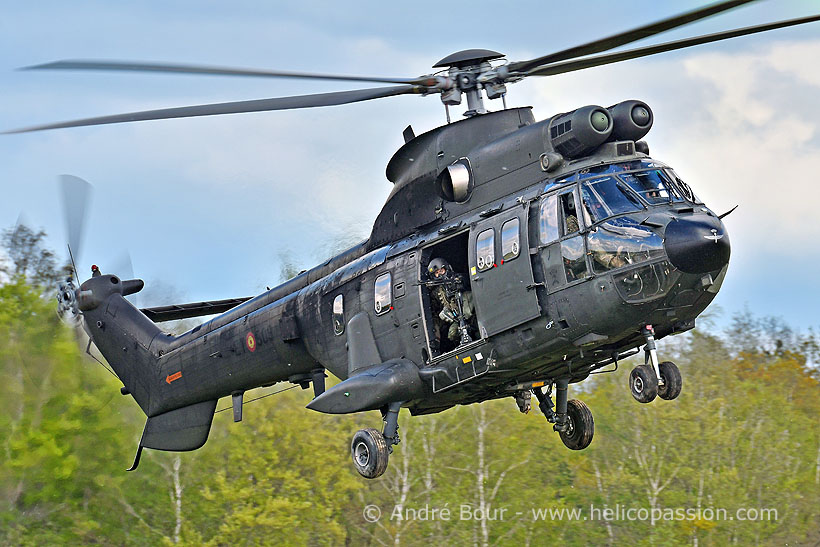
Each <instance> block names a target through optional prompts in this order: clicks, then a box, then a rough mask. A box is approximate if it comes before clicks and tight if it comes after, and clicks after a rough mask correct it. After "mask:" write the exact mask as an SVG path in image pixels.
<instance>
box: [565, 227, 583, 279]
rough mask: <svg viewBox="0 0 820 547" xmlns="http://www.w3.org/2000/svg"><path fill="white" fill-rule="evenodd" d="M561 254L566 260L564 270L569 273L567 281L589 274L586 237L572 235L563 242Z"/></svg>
mask: <svg viewBox="0 0 820 547" xmlns="http://www.w3.org/2000/svg"><path fill="white" fill-rule="evenodd" d="M561 256H562V258H563V261H564V271H565V272H566V274H567V283H572V282H573V281H575V280H577V279H583V278H585V277H586V276H587V261H586V253H585V252H584V238H583V237H581V236H577V237H571V238H569V239H565V240H564V241H562V242H561Z"/></svg>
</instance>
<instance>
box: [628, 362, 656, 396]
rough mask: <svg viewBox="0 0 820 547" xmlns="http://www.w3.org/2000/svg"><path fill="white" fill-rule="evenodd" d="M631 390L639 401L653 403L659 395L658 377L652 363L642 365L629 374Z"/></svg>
mask: <svg viewBox="0 0 820 547" xmlns="http://www.w3.org/2000/svg"><path fill="white" fill-rule="evenodd" d="M629 390H630V391H631V392H632V397H634V399H635V400H636V401H638V402H639V403H651V402H652V401H654V400H655V397H657V396H658V377H657V376H655V371H654V369H653V368H652V366H651V365H640V366H637V367H635V368H633V369H632V372H631V373H630V374H629Z"/></svg>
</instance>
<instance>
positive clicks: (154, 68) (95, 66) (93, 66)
mask: <svg viewBox="0 0 820 547" xmlns="http://www.w3.org/2000/svg"><path fill="white" fill-rule="evenodd" d="M20 70H114V71H126V72H164V73H176V74H207V75H215V76H251V77H263V78H303V79H312V80H339V81H346V82H380V83H386V84H419V85H423V84H424V83H425V82H426V81H427V80H428V79H429V78H428V77H422V78H387V77H382V76H375V77H371V76H344V75H336V74H316V73H311V72H289V71H284V70H261V69H253V68H231V67H221V66H206V65H187V64H169V63H143V62H131V61H90V60H85V59H67V60H65V61H54V62H53V63H44V64H42V65H34V66H27V67H23V68H21V69H20ZM429 85H432V84H429Z"/></svg>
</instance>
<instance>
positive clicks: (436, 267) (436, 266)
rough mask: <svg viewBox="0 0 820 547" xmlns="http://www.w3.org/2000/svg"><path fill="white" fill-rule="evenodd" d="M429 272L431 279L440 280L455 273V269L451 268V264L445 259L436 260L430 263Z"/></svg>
mask: <svg viewBox="0 0 820 547" xmlns="http://www.w3.org/2000/svg"><path fill="white" fill-rule="evenodd" d="M427 272H428V273H429V274H430V276H431V277H433V278H438V277H442V276H446V275H450V274H451V273H452V272H453V268H452V267H451V266H450V263H449V262H447V261H446V260H444V259H443V258H434V259H433V260H431V261H430V264H428V265H427Z"/></svg>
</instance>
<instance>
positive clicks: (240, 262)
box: [0, 0, 820, 328]
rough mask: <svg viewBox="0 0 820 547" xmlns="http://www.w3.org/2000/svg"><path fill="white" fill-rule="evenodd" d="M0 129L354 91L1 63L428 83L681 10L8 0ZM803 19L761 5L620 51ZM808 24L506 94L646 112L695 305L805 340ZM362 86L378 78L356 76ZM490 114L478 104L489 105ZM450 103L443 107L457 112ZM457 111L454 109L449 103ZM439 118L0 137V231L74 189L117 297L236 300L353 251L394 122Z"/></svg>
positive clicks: (47, 224)
mask: <svg viewBox="0 0 820 547" xmlns="http://www.w3.org/2000/svg"><path fill="white" fill-rule="evenodd" d="M0 1H2V5H3V14H4V16H3V17H2V18H1V19H0V97H1V98H2V100H0V130H7V129H13V128H18V127H25V126H29V125H36V124H41V123H48V122H56V121H63V120H68V119H76V118H83V117H90V116H98V115H106V114H116V113H122V112H129V111H134V110H143V109H152V108H163V107H172V106H184V105H193V104H202V103H212V102H225V101H237V100H245V99H257V98H267V97H277V96H286V95H297V94H305V93H320V92H326V91H337V90H339V91H340V90H346V89H353V88H356V87H370V86H371V84H364V85H363V86H359V85H356V84H355V83H353V84H347V83H340V82H314V81H306V80H278V79H277V80H273V79H254V78H238V77H237V78H228V77H216V76H186V75H159V74H128V73H113V72H112V73H93V72H64V71H36V72H35V71H19V70H16V69H18V68H20V67H24V66H29V65H34V64H39V63H44V62H49V61H54V60H59V59H78V58H79V59H99V60H112V59H113V60H133V61H157V62H187V63H198V64H211V65H226V66H236V67H250V68H270V69H279V70H292V71H307V72H326V73H338V74H352V75H368V76H393V77H414V76H418V75H421V74H428V73H430V72H432V69H431V67H432V65H433V64H435V63H436V62H437V61H438V60H439V59H441V58H443V57H445V56H447V55H449V54H450V53H453V52H455V51H458V50H462V49H467V48H487V49H492V50H496V51H499V52H503V53H505V54H506V55H507V58H508V59H509V60H524V59H529V58H532V57H536V56H540V55H544V54H546V53H549V52H552V51H556V50H559V49H563V48H565V47H569V46H573V45H577V44H580V43H584V42H587V41H590V40H593V39H596V38H600V37H603V36H606V35H609V34H614V33H616V32H620V31H623V30H627V29H630V28H633V27H635V26H638V25H642V24H645V23H648V22H651V21H654V20H657V19H661V18H664V17H668V16H670V15H673V14H675V13H678V12H682V11H687V10H690V9H693V8H695V7H698V6H701V5H703V4H704V3H705V2H699V1H678V0H675V1H668V2H655V1H649V0H621V1H619V2H611V1H605V0H589V1H583V2H537V1H532V2H508V3H505V4H504V5H503V6H502V4H500V3H495V2H494V3H490V2H482V1H477V0H473V1H471V2H458V1H451V2H426V1H416V2H401V3H399V2H354V3H348V2H311V1H303V2H287V3H285V2H282V3H281V4H280V3H278V2H262V1H241V0H240V1H234V2H230V3H229V2H214V1H197V2H193V1H191V2H184V1H174V0H167V1H164V2H128V3H126V2H116V3H115V2H102V1H99V2H83V1H77V2H71V3H69V2H57V1H53V2H49V1H43V2H30V3H24V2H11V1H10V0H0ZM816 13H820V6H818V4H817V2H815V1H814V0H812V1H809V0H762V1H759V2H756V3H754V4H753V5H751V6H746V7H742V8H739V9H736V10H733V11H731V12H729V13H726V14H722V15H719V16H717V17H713V18H711V19H708V20H706V21H701V22H698V23H695V24H692V25H689V26H687V27H684V28H682V29H677V30H675V31H673V32H669V33H666V34H664V35H662V36H660V37H655V38H653V39H650V40H645V41H642V42H638V43H637V44H634V45H633V46H629V47H636V46H641V45H646V44H649V43H655V42H660V41H666V40H673V39H679V38H683V37H686V36H693V35H699V34H706V33H711V32H717V31H720V30H726V29H730V28H737V27H742V26H748V25H754V24H761V23H765V22H770V21H774V20H781V19H788V18H792V17H801V16H806V15H813V14H816ZM818 58H820V23H812V24H809V25H805V26H803V27H798V28H791V29H785V30H778V31H773V32H769V33H765V34H762V35H757V36H752V37H743V38H737V39H733V40H730V41H725V42H721V43H717V44H710V45H705V46H699V47H695V48H690V49H688V50H684V51H680V52H672V53H666V54H662V55H658V56H654V57H651V58H644V59H638V60H633V61H627V62H623V63H618V64H615V65H610V66H607V67H598V68H593V69H588V70H584V71H579V72H576V73H572V74H566V75H559V76H552V77H547V78H529V79H528V80H526V81H524V82H520V83H516V84H512V85H510V86H509V87H508V96H507V101H508V105H509V106H528V105H529V106H533V108H534V114H535V117H536V119H539V120H540V119H545V118H549V117H550V116H552V115H553V114H555V113H558V112H564V111H569V110H572V109H574V108H577V107H580V106H584V105H587V104H598V105H602V106H608V105H611V104H615V103H617V102H620V101H622V100H626V99H641V100H643V101H646V102H647V103H648V104H649V105H650V107H651V108H652V109H653V111H654V114H655V124H654V127H653V129H652V131H650V133H649V134H648V135H647V137H646V139H645V140H646V141H647V142H648V143H649V147H650V152H651V155H652V156H653V157H655V158H657V159H659V160H661V161H664V162H665V163H667V164H669V165H672V166H673V167H674V168H675V169H676V171H677V172H678V173H679V174H680V175H681V177H682V178H683V179H684V180H686V181H687V182H688V183H689V184H690V185H691V186H692V187H693V188H694V190H695V191H696V193H697V194H698V195H699V196H700V197H701V198H702V199H703V200H704V201H705V202H706V204H707V205H709V206H710V207H711V208H712V209H713V210H715V211H716V212H717V213H719V214H720V213H723V212H725V211H728V210H729V209H731V208H732V207H734V206H735V205H739V207H738V209H737V210H736V211H735V212H734V213H732V214H731V216H729V217H727V218H726V220H725V222H726V225H727V228H728V230H729V235H730V237H731V241H732V260H731V263H730V267H729V273H728V275H727V277H726V280H725V282H724V285H723V288H722V290H721V292H720V294H719V295H718V297H717V299H716V301H715V304H717V305H718V306H719V307H720V308H721V309H722V311H723V315H722V317H723V318H724V320H725V321H728V318H729V317H731V315H732V314H733V313H736V312H739V311H741V310H743V309H744V308H745V307H748V308H749V309H750V310H752V311H754V312H756V313H758V314H766V315H774V316H780V317H783V318H785V319H786V320H787V321H788V322H789V323H790V324H792V325H793V326H796V327H798V328H805V327H808V326H818V325H820V320H818V319H817V317H816V315H815V313H814V312H815V310H816V309H818V308H820V291H818V290H817V288H816V287H815V282H816V280H817V279H820V252H818V250H819V249H820V245H818V243H817V242H818V241H820V215H818V213H817V211H818V202H819V201H820V200H818V198H819V197H820V190H818V185H817V182H818V179H820V176H818V175H816V174H815V173H816V172H817V171H818V168H819V167H820V135H819V134H818V127H819V126H820V89H819V88H820V72H818V71H817V69H816V66H817V59H818ZM372 85H373V86H377V85H378V84H372ZM498 103H500V101H492V102H489V104H488V107H489V108H490V109H491V110H498V109H501V108H502V106H501V105H500V104H498ZM462 110H463V109H462ZM453 114H454V115H455V116H460V110H454V111H453ZM444 122H445V118H444V108H443V106H442V105H441V103H440V101H439V99H438V97H437V96H430V97H419V96H403V97H393V98H388V99H380V100H375V101H369V102H365V103H358V104H354V105H346V106H338V107H329V108H321V109H306V110H300V111H281V112H269V113H251V114H239V115H226V116H218V117H205V118H195V119H180V120H167V121H151V122H139V123H133V124H121V125H108V126H99V127H90V128H75V129H63V130H55V131H47V132H39V133H29V134H19V135H0V185H1V188H2V193H1V194H0V196H2V197H0V227H2V228H7V227H11V226H13V225H15V224H16V223H17V222H18V221H23V222H25V223H26V224H28V225H31V226H33V227H35V228H42V229H44V230H46V231H47V232H48V234H49V236H50V239H49V244H50V245H51V246H52V247H53V248H55V249H62V248H64V242H65V240H66V235H65V229H64V226H63V222H62V216H61V209H60V201H59V193H58V186H57V177H58V175H60V174H63V173H66V174H72V175H76V176H79V177H82V178H83V179H85V180H87V181H89V182H90V183H91V184H93V185H94V188H95V192H94V199H93V202H92V204H91V213H90V216H89V221H88V227H87V230H86V234H85V238H84V243H83V245H82V247H81V249H80V256H79V257H78V267H79V269H80V271H81V273H82V276H81V277H87V275H88V273H90V270H89V268H90V265H91V264H92V263H96V264H99V265H100V266H101V268H102V270H103V271H106V272H108V271H112V269H113V270H114V273H116V270H117V268H121V267H122V264H123V256H124V255H125V254H126V253H128V254H130V257H131V261H132V263H133V268H134V271H135V273H136V275H137V276H138V277H140V278H142V279H144V280H145V281H146V284H147V288H146V290H145V291H144V293H143V294H142V295H141V299H140V301H139V303H140V304H141V305H144V306H145V305H161V304H167V303H170V302H173V301H175V302H177V303H179V302H190V301H199V300H209V299H220V298H230V297H238V296H250V295H254V294H257V293H259V292H260V291H262V290H264V289H265V287H266V286H273V285H275V284H278V282H279V281H280V268H281V264H282V262H283V260H287V261H289V262H292V263H293V264H295V265H297V266H299V267H301V268H309V267H311V266H313V265H315V264H317V263H318V262H320V261H321V260H323V259H324V258H326V257H327V256H328V253H329V251H330V249H332V248H333V247H334V245H337V244H338V242H340V241H357V240H361V239H364V238H365V237H366V236H367V235H368V234H369V232H370V228H371V226H372V222H373V220H374V219H375V218H376V215H377V214H378V212H379V210H380V209H381V207H382V205H383V204H384V201H385V199H386V197H387V195H388V194H389V192H390V189H391V183H390V182H388V181H387V179H386V177H385V174H384V170H385V166H386V165H387V162H388V160H389V159H390V157H391V155H392V154H393V152H394V151H395V150H397V149H398V148H399V147H400V146H401V144H402V142H403V139H402V136H401V134H402V130H403V129H404V128H405V127H406V126H407V125H408V124H412V125H413V127H414V129H415V132H416V134H419V133H421V132H423V131H427V130H430V129H433V128H434V127H436V126H438V125H441V124H442V123H444Z"/></svg>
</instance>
